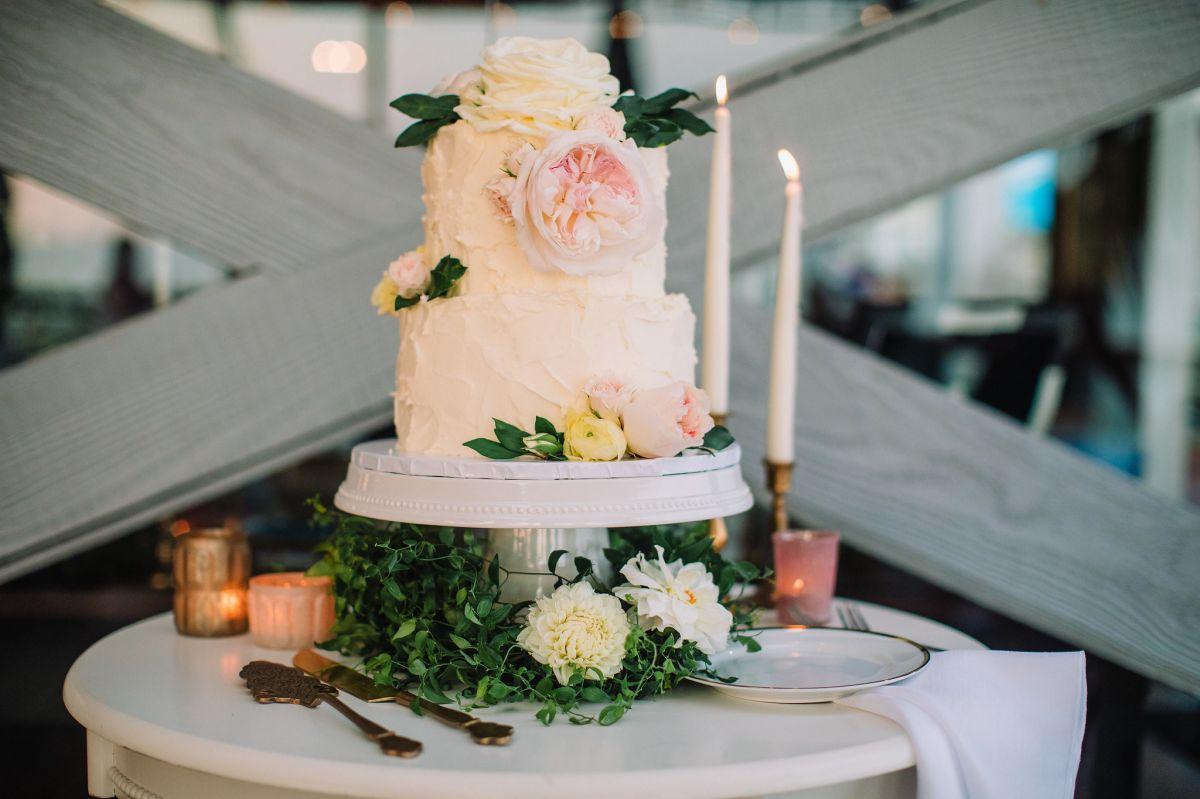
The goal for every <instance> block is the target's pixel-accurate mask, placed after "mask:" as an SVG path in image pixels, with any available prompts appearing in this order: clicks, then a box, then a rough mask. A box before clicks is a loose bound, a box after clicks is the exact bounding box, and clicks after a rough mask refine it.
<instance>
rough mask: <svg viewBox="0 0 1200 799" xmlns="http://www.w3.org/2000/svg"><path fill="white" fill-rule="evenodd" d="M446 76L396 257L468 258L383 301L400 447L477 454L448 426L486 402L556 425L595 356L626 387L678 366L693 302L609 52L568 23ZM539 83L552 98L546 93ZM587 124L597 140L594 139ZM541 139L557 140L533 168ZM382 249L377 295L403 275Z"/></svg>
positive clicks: (676, 372) (656, 176)
mask: <svg viewBox="0 0 1200 799" xmlns="http://www.w3.org/2000/svg"><path fill="white" fill-rule="evenodd" d="M597 59H599V62H603V70H602V72H601V71H600V70H598V69H597V64H598V63H599V62H598V61H597ZM530 64H532V65H533V69H527V68H526V67H528V66H529V65H530ZM513 76H516V77H513ZM514 81H516V82H517V83H516V84H515V85H514ZM520 81H524V82H526V83H529V84H530V85H529V87H528V97H529V98H532V99H531V100H530V102H529V103H526V102H524V99H525V95H522V94H521V93H520V91H521V85H522V84H521V83H520ZM501 84H502V85H501ZM450 89H451V92H449V93H456V94H458V95H459V97H460V101H461V104H460V105H459V106H458V107H457V108H456V109H455V111H456V113H457V121H453V122H452V123H451V124H445V125H444V126H442V127H440V128H438V129H437V130H436V133H434V134H433V135H432V137H431V138H430V139H429V140H428V149H427V151H426V154H425V158H424V164H423V167H422V171H421V174H422V178H423V181H424V189H425V191H424V197H423V198H424V203H425V209H426V213H425V217H424V232H425V241H424V246H423V250H422V251H421V252H419V253H413V254H409V255H408V256H404V257H408V258H410V259H417V260H418V261H421V262H422V263H423V264H424V265H425V266H426V267H430V268H431V267H432V266H433V265H434V264H437V263H438V262H439V260H440V259H443V258H445V257H447V256H450V257H453V258H454V259H457V260H458V261H459V262H461V264H462V265H463V266H465V267H466V271H465V272H464V273H463V274H462V276H461V278H460V279H458V280H457V282H456V283H455V284H454V286H453V289H452V290H451V291H450V292H448V294H446V295H443V296H439V297H437V298H428V297H422V298H421V299H420V300H419V301H416V302H415V304H412V305H411V306H408V307H405V308H404V309H403V310H398V312H397V313H396V314H395V315H396V316H398V317H399V322H400V351H399V357H398V358H397V362H396V390H395V395H394V396H395V424H396V437H397V449H399V450H401V451H404V452H409V453H423V454H432V455H451V456H462V457H480V456H479V455H477V454H476V453H475V452H473V451H472V450H470V449H468V448H466V447H464V446H463V444H464V442H466V441H468V440H471V439H475V438H478V437H487V436H490V435H491V434H492V428H493V419H503V420H506V421H509V422H512V423H514V424H517V425H521V426H524V427H525V428H526V429H533V427H532V426H533V423H534V419H535V418H536V417H539V416H540V417H544V418H545V419H548V420H549V421H550V422H552V423H553V424H554V425H555V426H556V427H558V428H559V429H561V428H562V426H563V424H564V423H565V421H566V417H567V414H568V412H569V409H570V407H571V404H572V402H573V401H575V400H576V398H577V397H578V396H579V393H580V391H581V388H582V387H583V386H584V385H585V383H587V381H588V380H590V379H592V378H594V377H595V376H596V375H598V374H608V375H611V374H617V375H620V376H621V379H623V380H624V381H626V382H627V383H628V384H630V385H632V386H635V387H636V388H637V389H639V390H641V389H649V388H655V387H659V386H665V385H668V384H674V383H677V382H678V381H683V382H685V383H689V384H690V383H691V382H692V381H693V377H694V371H695V364H696V352H695V348H694V345H693V332H694V327H695V317H694V316H693V314H692V310H691V308H690V307H689V304H688V301H687V299H686V298H685V297H684V296H683V295H680V294H666V293H665V291H664V276H665V263H666V245H665V241H664V238H665V237H664V231H665V222H664V221H663V220H664V219H665V200H666V184H667V174H668V172H667V154H666V149H665V147H662V146H659V147H644V146H643V147H638V146H635V145H634V142H633V141H631V140H626V137H625V133H624V130H623V129H622V126H623V125H624V118H623V117H622V116H621V115H620V114H615V113H614V112H613V111H612V109H611V106H612V104H613V101H614V100H615V99H616V81H615V79H612V78H611V76H609V75H608V69H607V61H605V60H604V59H603V57H602V56H598V55H596V54H594V53H587V52H586V50H584V49H583V48H582V47H581V46H580V45H578V43H575V42H572V41H571V40H556V41H552V42H539V41H535V40H527V39H526V40H513V39H510V40H502V41H501V42H499V43H497V44H496V45H494V46H493V47H492V48H489V50H488V51H485V53H484V59H483V63H482V65H481V66H480V67H477V68H476V69H475V70H472V71H469V72H468V73H464V74H463V75H461V76H458V77H456V78H455V79H454V80H453V81H451V84H450ZM501 89H504V90H506V91H508V92H509V94H508V96H507V97H506V98H505V101H504V103H500V102H499V101H498V100H497V99H496V96H497V95H498V94H500V92H501ZM489 91H493V92H495V94H490V95H489V94H487V93H488V92H489ZM547 91H551V92H554V91H558V92H560V94H561V98H562V99H561V105H556V106H551V107H549V108H547V107H544V106H545V97H546V93H547ZM435 94H436V92H435ZM485 95H486V96H485ZM472 97H474V99H472ZM488 103H493V106H489V105H488ZM539 103H541V105H539ZM614 117H615V120H614ZM596 131H607V133H606V134H605V135H609V136H611V138H612V141H611V142H610V143H604V142H601V143H600V144H598V145H597V144H595V143H594V141H593V140H595V139H596V137H599V136H601V133H597V132H596ZM571 137H575V139H571ZM589 137H590V138H589ZM568 139H570V141H568ZM548 142H551V143H550V144H548ZM554 142H558V143H559V144H558V146H559V147H560V148H564V152H566V153H567V155H565V156H564V157H563V158H561V159H559V160H556V161H554V162H553V163H549V162H548V163H547V164H544V165H543V167H544V169H543V171H542V172H541V173H539V172H537V170H536V168H531V167H530V166H529V161H530V160H531V159H533V158H535V157H537V156H538V155H539V154H540V153H541V152H543V151H550V150H552V149H553V146H552V144H553V143H554ZM564 142H565V143H564ZM572 148H574V149H572ZM630 159H636V163H635V162H633V161H631V160H630ZM639 164H640V166H639ZM522 167H524V168H522ZM539 181H540V182H539ZM510 206H511V207H510ZM523 236H524V238H523ZM531 236H541V237H542V239H544V240H545V241H544V242H543V241H542V240H541V239H539V240H537V241H535V242H534V245H531V244H530V241H531V239H530V237H531ZM539 248H540V249H539ZM400 263H401V262H397V264H400ZM397 264H393V269H392V270H389V271H390V272H393V274H395V275H399V276H398V277H396V279H395V283H394V284H393V285H392V287H391V292H390V293H388V294H387V296H386V297H385V299H384V302H385V303H390V302H391V301H392V298H393V297H394V296H395V295H396V289H395V286H399V287H400V290H401V291H402V290H403V280H404V278H403V276H402V273H403V267H401V266H397ZM387 279H388V278H387V277H386V276H385V281H386V280H387ZM378 291H379V290H378V289H377V293H378ZM377 302H378V301H377ZM382 310H387V311H388V312H390V309H388V308H385V307H384V306H383V305H381V311H382Z"/></svg>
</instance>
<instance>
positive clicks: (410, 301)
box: [396, 294, 421, 311]
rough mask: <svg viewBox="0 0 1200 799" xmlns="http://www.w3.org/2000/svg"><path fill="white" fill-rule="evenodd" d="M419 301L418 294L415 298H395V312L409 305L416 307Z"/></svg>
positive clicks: (419, 296)
mask: <svg viewBox="0 0 1200 799" xmlns="http://www.w3.org/2000/svg"><path fill="white" fill-rule="evenodd" d="M420 301H421V295H420V294H418V295H416V296H415V297H396V310H397V311H399V310H401V309H404V308H407V307H409V306H410V305H416V304H417V303H418V302H420Z"/></svg>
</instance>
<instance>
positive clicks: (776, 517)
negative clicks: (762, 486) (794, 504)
mask: <svg viewBox="0 0 1200 799" xmlns="http://www.w3.org/2000/svg"><path fill="white" fill-rule="evenodd" d="M765 463H766V465H767V487H768V488H769V489H771V517H772V528H773V530H772V532H776V533H777V532H779V531H780V530H786V529H788V515H787V495H788V493H789V492H790V491H791V490H792V464H790V463H772V462H771V461H765Z"/></svg>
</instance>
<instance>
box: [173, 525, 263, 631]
mask: <svg viewBox="0 0 1200 799" xmlns="http://www.w3.org/2000/svg"><path fill="white" fill-rule="evenodd" d="M186 524H187V523H186V522H184V527H183V530H184V532H181V533H179V534H178V535H177V537H176V539H175V551H174V553H173V554H172V559H173V561H174V574H175V602H174V605H175V629H177V630H178V631H179V632H180V633H182V634H183V635H195V636H201V637H214V636H222V635H237V634H239V633H244V632H246V578H247V577H249V576H250V545H249V544H247V543H246V537H245V536H244V535H243V534H242V532H241V531H240V530H238V529H237V528H236V527H221V528H211V529H206V530H194V531H191V530H189V529H188V528H187V527H186ZM173 532H174V530H173Z"/></svg>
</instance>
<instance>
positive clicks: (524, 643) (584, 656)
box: [517, 582, 629, 685]
mask: <svg viewBox="0 0 1200 799" xmlns="http://www.w3.org/2000/svg"><path fill="white" fill-rule="evenodd" d="M628 637H629V620H628V619H627V618H625V611H624V610H623V609H622V608H621V601H620V600H619V599H617V598H616V597H615V596H613V595H611V594H597V593H596V591H595V589H593V588H592V586H591V584H590V583H588V582H580V583H575V584H574V585H563V586H560V587H559V588H558V589H557V590H556V591H555V592H554V593H552V594H550V595H549V596H539V597H538V598H537V600H536V601H535V602H534V605H533V607H532V608H530V610H529V616H528V617H527V618H526V619H525V627H524V628H522V630H521V632H519V633H518V634H517V643H518V644H520V645H521V647H522V648H523V649H525V651H527V652H528V653H529V654H531V655H533V659H534V660H536V661H537V662H538V663H544V664H545V665H547V666H549V667H550V669H551V671H553V672H554V676H555V678H556V679H557V680H558V681H559V682H560V683H561V684H563V685H566V684H567V682H568V681H569V680H570V679H571V675H572V674H574V673H575V672H581V673H583V674H584V678H585V679H595V676H596V671H599V672H600V674H602V675H604V676H605V677H612V676H613V675H614V674H616V673H617V672H619V671H620V670H621V661H622V660H624V659H625V639H626V638H628Z"/></svg>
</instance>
